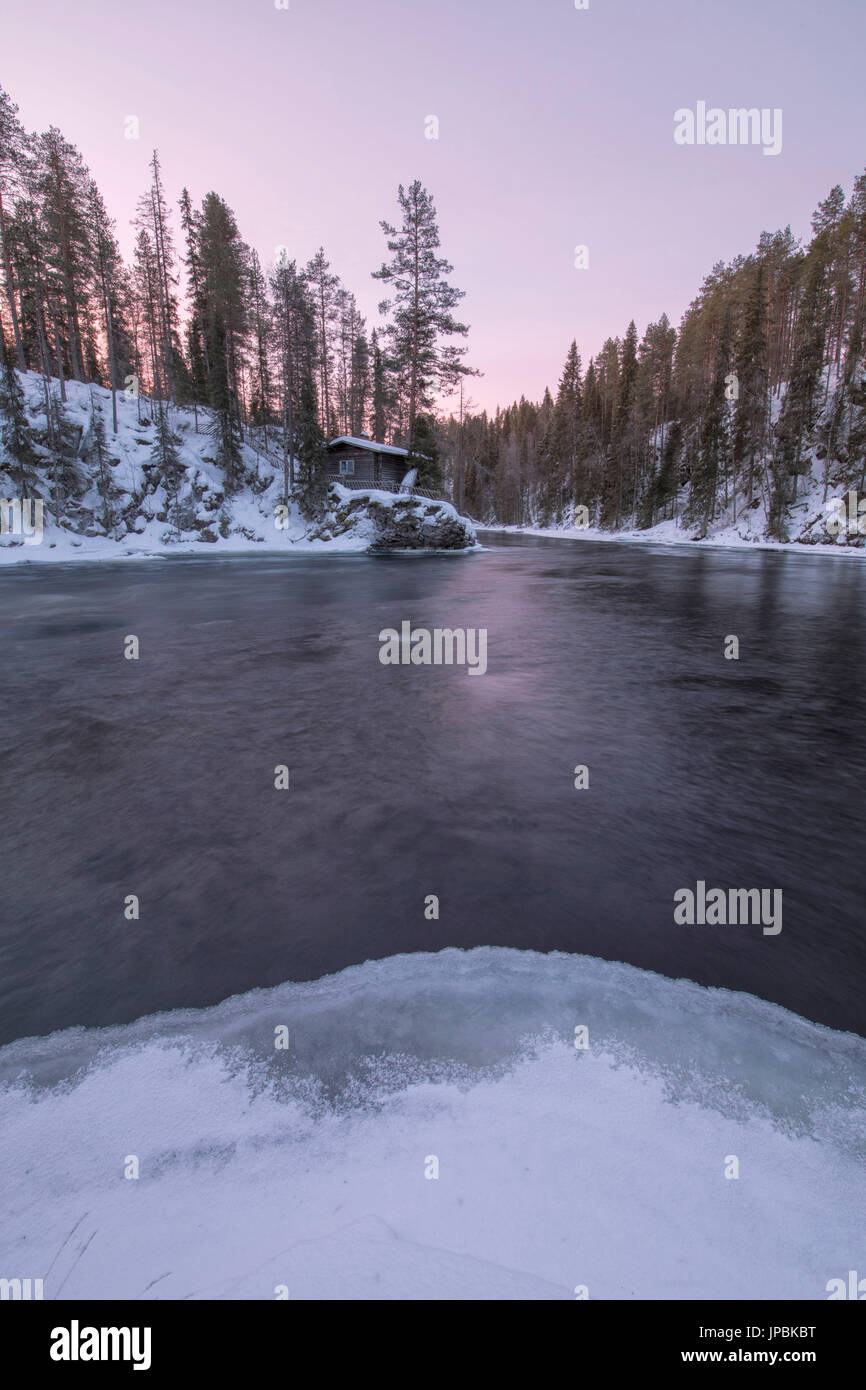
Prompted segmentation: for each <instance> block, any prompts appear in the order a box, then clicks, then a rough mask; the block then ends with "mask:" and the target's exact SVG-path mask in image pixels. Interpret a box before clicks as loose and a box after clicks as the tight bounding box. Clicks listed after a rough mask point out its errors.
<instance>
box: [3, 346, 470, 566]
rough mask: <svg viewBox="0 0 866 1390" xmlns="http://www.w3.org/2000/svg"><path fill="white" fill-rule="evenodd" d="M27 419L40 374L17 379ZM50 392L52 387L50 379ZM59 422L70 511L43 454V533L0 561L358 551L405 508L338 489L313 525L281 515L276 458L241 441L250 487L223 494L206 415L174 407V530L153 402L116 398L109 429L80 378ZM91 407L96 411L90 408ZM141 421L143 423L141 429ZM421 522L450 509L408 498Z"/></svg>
mask: <svg viewBox="0 0 866 1390" xmlns="http://www.w3.org/2000/svg"><path fill="white" fill-rule="evenodd" d="M20 380H21V382H22V385H23V387H24V393H25V399H26V403H27V410H28V415H29V418H30V421H31V423H32V424H33V425H34V426H35V427H36V428H37V429H39V428H40V426H42V427H43V428H44V419H45V416H44V394H43V385H42V378H41V377H40V376H38V375H37V374H36V373H35V372H28V373H24V374H22V375H21V376H20ZM52 385H53V388H54V390H55V393H56V392H57V391H58V390H59V386H58V383H57V382H53V383H52ZM66 393H67V403H66V405H65V407H64V414H65V418H66V420H67V421H68V423H69V424H70V426H71V427H72V428H73V430H74V431H75V433H76V436H77V437H78V443H77V446H76V447H77V449H78V455H79V457H78V458H77V460H76V464H75V467H76V468H77V470H78V471H79V473H80V475H81V477H82V480H83V482H84V483H85V484H87V485H86V487H85V488H84V490H83V491H80V493H79V495H78V496H77V497H75V499H74V501H73V502H72V503H71V505H70V506H69V507H68V508H67V512H68V515H67V517H66V518H65V524H64V521H63V519H62V520H61V524H60V525H57V524H56V522H55V520H54V516H53V508H52V505H51V500H50V499H51V498H52V471H51V465H50V460H49V459H48V457H47V455H46V457H45V460H44V463H43V465H42V466H41V467H40V469H39V474H40V491H41V493H42V495H43V497H45V498H48V499H49V500H48V501H47V502H46V503H45V505H44V510H43V533H42V536H41V539H40V540H39V542H38V544H37V543H34V542H32V541H29V540H25V538H24V537H23V535H15V534H11V533H10V534H6V535H0V565H2V564H16V563H22V562H40V563H41V562H51V561H61V562H67V561H70V560H98V559H123V558H130V557H131V558H143V557H153V556H158V555H168V554H196V555H201V554H207V553H209V552H214V553H241V552H244V551H255V552H257V553H262V552H264V551H271V552H278V553H282V554H293V553H297V552H301V551H306V552H310V551H312V552H317V551H319V552H322V553H325V554H332V553H335V552H350V553H357V552H360V551H366V550H367V549H368V548H369V546H370V545H371V543H372V542H374V541H375V540H376V539H377V535H378V532H379V528H377V525H376V521H375V518H374V515H373V512H374V511H375V510H376V509H378V514H379V516H380V517H381V515H382V512H383V509H384V510H390V511H392V512H393V510H394V508H395V507H396V508H398V510H399V509H401V508H402V510H403V513H404V515H405V513H406V512H407V510H410V504H409V503H407V501H406V499H405V498H404V499H400V498H398V497H397V496H395V494H393V493H390V492H380V491H371V492H370V493H368V494H364V495H363V496H364V497H365V498H369V500H370V501H372V502H373V503H374V507H373V509H372V510H371V509H370V508H368V507H366V506H365V505H364V502H363V498H362V495H361V494H360V493H359V492H354V491H349V490H348V489H346V488H343V487H340V486H339V484H335V486H334V490H333V492H332V494H331V503H330V505H329V509H328V512H327V514H326V515H325V517H324V518H323V519H322V520H320V521H318V522H316V523H311V522H310V521H309V520H307V519H306V518H305V517H303V516H302V515H301V513H300V511H299V509H298V507H297V505H295V504H294V503H293V504H292V505H291V507H290V509H289V513H288V516H286V515H285V514H281V513H279V512H278V505H279V503H280V501H281V498H282V486H283V479H282V461H281V459H280V458H278V457H274V456H270V457H269V456H266V455H264V454H261V453H258V452H257V451H256V449H255V448H254V447H252V446H251V445H250V444H249V443H245V444H244V445H243V461H244V465H245V467H246V469H247V470H248V471H249V473H250V474H251V475H252V476H254V478H255V483H254V485H251V486H245V487H243V488H242V489H241V490H240V491H239V492H238V493H236V494H235V495H233V496H231V497H226V496H225V491H224V478H223V474H222V471H221V469H220V468H219V467H218V466H217V464H216V463H215V461H214V458H213V453H214V446H213V443H212V441H211V439H210V437H209V436H208V434H207V433H206V429H207V423H208V422H207V417H206V414H205V413H204V412H202V411H199V414H198V426H199V429H198V430H196V417H195V415H194V412H193V411H192V410H180V409H174V408H172V410H171V425H172V428H173V429H174V430H175V431H176V432H177V434H178V436H179V438H180V441H181V442H180V447H179V449H178V454H179V458H180V462H181V463H182V464H183V466H184V469H185V478H184V482H183V484H182V486H181V492H180V499H181V504H182V507H183V509H184V512H185V514H186V516H187V517H188V518H189V521H190V524H189V525H187V526H186V528H185V529H184V530H183V531H182V533H181V534H178V533H177V531H176V528H175V526H174V524H173V516H174V511H173V508H172V507H171V506H170V505H169V499H168V498H167V497H166V493H165V489H164V488H163V487H162V486H159V487H156V488H152V484H151V483H150V481H149V478H148V469H149V467H150V464H151V452H152V450H153V446H154V440H155V436H156V429H155V425H154V421H153V418H152V414H153V411H152V406H151V403H150V402H149V401H146V400H144V399H142V400H141V402H140V403H139V402H137V401H136V400H134V399H132V398H131V397H130V398H126V397H124V396H123V394H120V395H119V396H118V433H117V434H116V435H115V434H114V432H113V430H112V417H111V393H110V392H109V391H107V390H104V389H103V388H102V387H97V386H93V387H91V386H87V385H84V384H83V383H81V382H77V381H69V382H67V383H66ZM91 402H93V406H92V404H91ZM94 407H95V408H96V409H97V410H99V411H100V412H101V414H102V419H103V423H104V425H105V432H106V445H107V450H108V453H109V455H110V457H111V459H112V462H111V464H110V465H109V469H108V472H109V475H110V479H111V483H112V488H113V493H114V496H113V499H112V503H111V506H112V511H113V514H114V516H115V517H119V516H120V515H121V514H124V515H125V516H126V518H127V520H126V521H125V522H124V523H123V525H122V526H121V525H115V526H114V527H113V528H112V530H111V534H105V530H106V528H105V524H104V505H103V501H102V498H101V496H100V493H99V488H98V482H97V469H96V465H95V463H94V461H93V448H92V443H93V441H92V409H93V408H94ZM139 417H141V420H142V423H139ZM12 496H14V490H13V488H12V487H11V483H10V481H9V479H8V478H7V477H6V476H5V475H4V474H3V472H2V468H0V497H12ZM411 505H412V506H414V508H415V509H416V511H417V514H418V516H419V518H421V519H422V521H423V525H424V526H427V527H430V528H435V526H436V525H438V524H440V523H441V524H443V525H448V524H450V523H454V522H457V520H458V518H457V513H456V511H455V510H454V508H453V507H452V506H451V505H450V504H449V503H447V502H433V501H431V500H430V499H427V498H418V499H415V501H414V503H413V504H411ZM463 521H464V525H465V529H466V531H467V536H468V539H469V541H470V545H477V542H476V539H475V535H474V532H473V530H472V526H471V523H470V522H468V520H465V519H463Z"/></svg>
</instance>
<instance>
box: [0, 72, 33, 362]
mask: <svg viewBox="0 0 866 1390" xmlns="http://www.w3.org/2000/svg"><path fill="white" fill-rule="evenodd" d="M26 150H27V137H26V136H25V134H24V129H23V127H22V125H21V123H20V121H19V120H18V107H17V106H16V105H15V104H14V102H13V101H12V99H11V98H10V97H9V95H8V94H7V93H6V92H4V90H3V88H2V87H0V257H2V266H3V281H4V284H3V288H4V290H5V293H6V303H7V305H8V307H9V318H10V320H11V323H12V336H13V339H14V342H15V353H16V356H17V360H18V369H19V371H22V372H23V371H26V369H27V359H26V357H25V354H24V342H23V338H22V336H21V325H20V321H19V316H18V306H17V304H16V294H15V277H14V275H13V271H12V256H11V254H10V250H9V231H8V226H7V209H6V207H5V206H4V198H5V199H6V201H7V203H8V201H9V200H10V199H11V198H14V197H15V196H16V194H17V193H18V191H19V190H20V188H21V185H22V182H23V180H24V168H25V155H26Z"/></svg>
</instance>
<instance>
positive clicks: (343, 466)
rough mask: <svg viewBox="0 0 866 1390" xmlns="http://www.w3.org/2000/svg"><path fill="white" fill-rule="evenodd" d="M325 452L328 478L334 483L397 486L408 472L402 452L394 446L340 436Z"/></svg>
mask: <svg viewBox="0 0 866 1390" xmlns="http://www.w3.org/2000/svg"><path fill="white" fill-rule="evenodd" d="M327 449H328V479H329V481H332V482H335V483H355V484H357V483H366V484H367V486H368V487H375V486H376V485H377V484H383V485H391V486H393V485H394V484H397V483H401V482H402V481H403V478H404V477H405V476H406V473H407V471H408V467H407V463H406V460H407V458H408V457H409V455H408V451H407V450H406V449H398V448H397V447H396V445H394V444H378V443H377V442H376V440H375V439H367V438H366V436H364V435H358V436H357V437H354V436H352V435H341V436H340V438H339V439H332V440H331V442H330V444H329V445H328V446H327Z"/></svg>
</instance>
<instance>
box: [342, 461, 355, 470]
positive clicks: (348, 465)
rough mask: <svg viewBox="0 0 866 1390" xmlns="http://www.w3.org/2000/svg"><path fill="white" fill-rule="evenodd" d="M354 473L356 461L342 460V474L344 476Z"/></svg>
mask: <svg viewBox="0 0 866 1390" xmlns="http://www.w3.org/2000/svg"><path fill="white" fill-rule="evenodd" d="M354 471H355V460H354V459H340V472H341V473H343V474H346V473H354Z"/></svg>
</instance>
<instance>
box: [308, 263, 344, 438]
mask: <svg viewBox="0 0 866 1390" xmlns="http://www.w3.org/2000/svg"><path fill="white" fill-rule="evenodd" d="M304 276H305V279H306V281H307V284H308V285H309V287H310V293H311V296H312V300H313V304H314V312H315V321H316V335H317V340H318V374H319V384H318V399H319V408H320V412H321V426H322V431H323V433H324V434H326V435H328V436H330V435H331V433H332V432H333V430H334V428H335V424H336V421H335V419H334V415H333V413H332V412H333V402H332V400H331V394H332V392H331V386H332V381H331V378H332V373H333V356H334V353H333V338H334V327H335V324H336V321H337V293H338V286H339V283H340V282H339V279H338V277H337V276H336V275H332V274H331V263H330V261H328V260H327V259H326V257H325V251H324V247H321V246H320V247H319V249H318V251H317V252H316V254H315V256H314V257H313V259H312V260H311V261H310V263H309V265H308V266H307V268H306V270H305V271H304Z"/></svg>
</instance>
